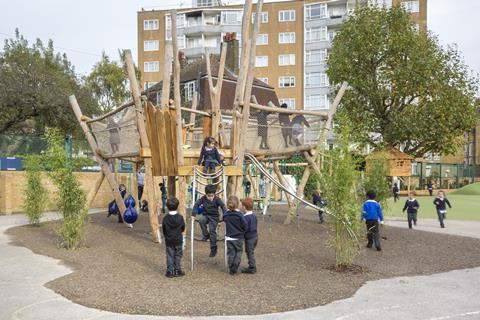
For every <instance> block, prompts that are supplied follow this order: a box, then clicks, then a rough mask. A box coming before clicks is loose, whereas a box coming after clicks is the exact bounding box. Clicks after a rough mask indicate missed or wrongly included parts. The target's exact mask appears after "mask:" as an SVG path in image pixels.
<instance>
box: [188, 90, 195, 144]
mask: <svg viewBox="0 0 480 320" xmlns="http://www.w3.org/2000/svg"><path fill="white" fill-rule="evenodd" d="M196 110H197V92H196V91H195V92H193V97H192V111H196ZM195 118H196V114H195V112H192V113H191V114H190V123H193V126H194V127H195V120H196V119H195ZM187 141H192V142H193V130H191V131H190V132H188V137H187Z"/></svg>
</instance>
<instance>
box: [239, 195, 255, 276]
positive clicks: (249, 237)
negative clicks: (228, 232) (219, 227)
mask: <svg viewBox="0 0 480 320" xmlns="http://www.w3.org/2000/svg"><path fill="white" fill-rule="evenodd" d="M242 207H243V211H244V212H245V214H244V215H243V217H244V218H245V221H246V222H247V231H246V232H245V253H246V254H247V258H248V268H243V269H242V273H252V274H253V273H256V272H257V265H256V263H255V248H256V247H257V243H258V232H257V216H256V215H255V213H254V212H253V211H252V210H253V199H252V198H245V199H242Z"/></svg>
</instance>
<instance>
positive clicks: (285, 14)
mask: <svg viewBox="0 0 480 320" xmlns="http://www.w3.org/2000/svg"><path fill="white" fill-rule="evenodd" d="M295 19H296V12H295V10H280V11H278V21H279V22H289V21H295Z"/></svg>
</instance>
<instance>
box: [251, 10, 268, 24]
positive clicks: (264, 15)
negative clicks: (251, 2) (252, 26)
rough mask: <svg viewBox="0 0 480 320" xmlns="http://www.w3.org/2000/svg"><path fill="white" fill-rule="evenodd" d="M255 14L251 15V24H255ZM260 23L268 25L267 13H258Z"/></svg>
mask: <svg viewBox="0 0 480 320" xmlns="http://www.w3.org/2000/svg"><path fill="white" fill-rule="evenodd" d="M255 14H256V12H254V13H252V23H255ZM260 23H268V12H261V13H260Z"/></svg>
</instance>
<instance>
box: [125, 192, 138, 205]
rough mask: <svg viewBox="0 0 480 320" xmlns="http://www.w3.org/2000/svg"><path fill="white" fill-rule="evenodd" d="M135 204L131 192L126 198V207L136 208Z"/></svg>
mask: <svg viewBox="0 0 480 320" xmlns="http://www.w3.org/2000/svg"><path fill="white" fill-rule="evenodd" d="M135 205H136V202H135V199H134V198H133V197H132V195H131V194H129V195H128V197H127V198H126V199H125V207H127V208H128V207H132V208H135Z"/></svg>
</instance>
